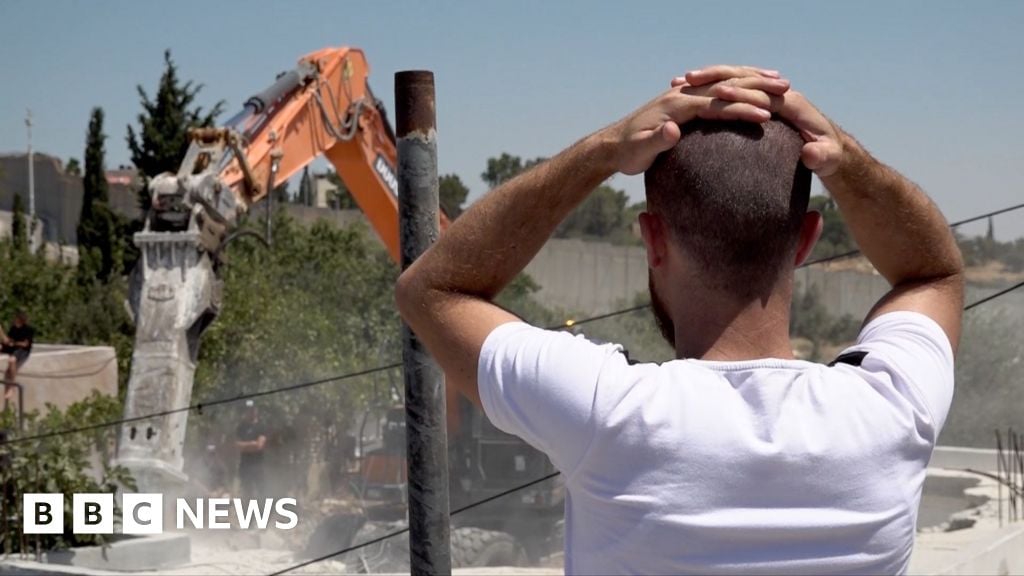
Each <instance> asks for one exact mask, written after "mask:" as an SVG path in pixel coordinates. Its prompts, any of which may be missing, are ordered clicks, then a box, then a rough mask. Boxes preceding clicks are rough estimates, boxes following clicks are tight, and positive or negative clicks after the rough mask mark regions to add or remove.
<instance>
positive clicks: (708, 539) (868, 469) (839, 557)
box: [478, 312, 953, 574]
mask: <svg viewBox="0 0 1024 576" xmlns="http://www.w3.org/2000/svg"><path fill="white" fill-rule="evenodd" d="M847 351H861V352H866V353H867V354H866V356H864V357H863V360H862V363H861V365H860V366H852V365H848V364H836V365H835V366H833V367H829V366H825V365H821V364H814V363H811V362H805V361H800V360H778V359H765V360H752V361H743V362H712V361H701V360H674V361H671V362H666V363H664V364H638V365H630V364H629V363H628V362H627V359H626V358H625V356H624V355H623V354H622V352H621V348H620V347H618V346H615V345H607V344H606V345H598V344H594V343H592V342H589V341H587V340H586V339H585V338H583V337H582V336H573V335H571V334H567V333H565V332H554V331H547V330H542V329H539V328H535V327H533V326H530V325H528V324H523V323H518V322H515V323H509V324H504V325H502V326H499V327H498V328H496V329H495V330H494V331H493V332H492V333H491V334H490V335H489V336H488V337H487V339H486V342H485V343H484V346H483V349H482V350H481V353H480V362H479V371H478V382H479V388H480V397H481V400H482V403H483V407H484V411H485V412H486V413H487V416H488V417H489V418H490V420H491V421H492V422H493V423H494V425H495V426H497V427H498V428H500V429H502V430H504V431H506V432H509V433H512V434H516V435H518V436H520V437H522V438H523V439H524V440H526V441H527V442H529V443H530V444H532V445H533V446H534V447H536V448H538V449H539V450H541V451H543V452H545V453H546V454H547V455H548V456H549V457H550V459H551V461H552V463H553V464H554V465H555V466H556V467H557V468H558V469H559V470H561V471H562V472H563V475H564V479H565V486H566V489H567V490H566V491H567V496H566V502H565V514H566V533H565V561H566V564H565V570H566V573H569V574H680V573H702V574H710V573H748V574H752V573H771V574H832V573H837V574H838V573H871V574H896V573H903V572H905V571H906V569H907V565H908V563H909V561H910V553H911V549H912V548H913V543H914V532H915V524H916V520H917V509H918V505H919V504H920V500H921V487H922V485H923V483H924V477H925V469H926V467H927V465H928V460H929V458H930V457H931V453H932V448H933V446H934V444H935V439H936V437H937V436H938V434H939V430H940V429H941V428H942V424H943V422H944V421H945V418H946V414H947V413H948V411H949V406H950V402H951V401H952V395H953V352H952V349H951V348H950V344H949V340H948V338H947V337H946V335H945V333H944V332H943V331H942V329H941V328H940V327H939V326H938V325H937V324H936V323H935V322H934V321H932V320H931V319H929V318H928V317H926V316H924V315H921V314H917V313H913V312H893V313H888V314H884V315H882V316H879V317H878V318H876V319H874V320H873V321H872V322H871V323H870V324H868V325H867V326H866V327H865V328H864V329H863V330H862V332H861V334H860V336H859V338H858V340H857V344H856V345H854V346H853V347H851V348H850V349H848V350H847Z"/></svg>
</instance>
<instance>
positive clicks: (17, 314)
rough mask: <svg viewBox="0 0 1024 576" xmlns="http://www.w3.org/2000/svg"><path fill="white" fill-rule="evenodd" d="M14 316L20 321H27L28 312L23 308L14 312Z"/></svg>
mask: <svg viewBox="0 0 1024 576" xmlns="http://www.w3.org/2000/svg"><path fill="white" fill-rule="evenodd" d="M14 317H15V318H16V319H17V320H21V321H22V322H28V312H26V311H24V310H18V311H16V312H15V313H14Z"/></svg>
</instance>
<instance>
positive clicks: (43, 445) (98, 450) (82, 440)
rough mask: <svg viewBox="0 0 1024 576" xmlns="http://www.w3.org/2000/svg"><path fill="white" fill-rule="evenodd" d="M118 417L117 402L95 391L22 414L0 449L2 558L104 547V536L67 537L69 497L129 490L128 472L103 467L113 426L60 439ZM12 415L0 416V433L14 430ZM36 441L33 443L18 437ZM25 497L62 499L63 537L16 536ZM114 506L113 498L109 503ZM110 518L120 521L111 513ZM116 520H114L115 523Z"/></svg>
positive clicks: (132, 484)
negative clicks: (42, 495) (94, 470)
mask: <svg viewBox="0 0 1024 576" xmlns="http://www.w3.org/2000/svg"><path fill="white" fill-rule="evenodd" d="M120 417H121V403H120V402H119V401H118V400H117V399H116V398H112V397H110V396H104V395H102V394H100V393H98V392H96V391H94V392H93V394H92V396H90V397H89V398H87V399H86V400H83V401H81V402H77V403H75V404H72V405H71V406H68V408H67V409H66V410H63V411H61V410H59V409H57V408H56V407H54V406H53V405H49V404H48V405H47V411H46V413H45V414H40V413H39V412H38V411H33V412H30V413H28V414H25V420H24V427H25V428H24V431H23V432H22V433H21V434H19V435H17V436H14V437H13V438H11V437H9V440H10V443H8V444H3V445H0V462H2V463H3V466H0V485H2V486H3V493H2V495H0V496H2V497H0V506H2V512H0V514H2V515H3V518H4V520H3V524H2V525H0V546H2V549H3V552H4V553H5V554H12V553H20V554H28V553H31V552H34V553H35V554H36V555H37V556H38V555H39V554H41V553H42V552H44V551H46V550H53V549H60V548H70V547H73V546H89V545H98V544H99V545H102V544H106V543H107V542H108V540H109V538H110V535H103V534H73V533H72V532H71V518H72V515H71V506H72V499H71V495H72V494H76V493H79V494H81V493H111V494H113V493H115V492H117V491H118V490H119V489H127V490H135V481H134V479H133V478H132V477H131V476H130V475H129V473H128V471H127V470H126V469H125V468H123V467H120V466H117V467H112V466H110V465H109V464H108V462H109V461H110V456H112V451H113V445H114V439H115V435H116V433H117V427H114V426H109V427H102V428H98V429H95V430H90V431H83V432H78V433H72V434H60V432H64V431H67V430H71V429H78V428H84V427H89V426H95V425H97V424H103V423H107V422H111V421H115V420H117V419H118V418H120ZM16 420H17V416H16V415H15V414H14V412H13V411H12V410H7V411H5V412H3V413H2V414H0V428H2V429H4V430H9V431H10V430H16V429H17V421H16ZM36 436H42V437H41V438H38V439H35V440H25V441H18V438H19V437H21V438H31V437H36ZM94 460H98V461H99V470H97V472H99V477H98V479H97V478H95V477H93V476H92V475H91V474H90V471H91V470H92V468H93V461H94ZM26 493H62V494H64V533H63V534H38V535H25V534H22V521H21V519H22V516H23V514H24V510H23V509H22V495H23V494H26ZM115 503H116V498H115ZM116 516H117V517H119V516H120V510H117V512H116ZM117 521H118V520H117V519H116V518H115V523H116V522H117Z"/></svg>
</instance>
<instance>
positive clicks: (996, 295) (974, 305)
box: [964, 282, 1024, 312]
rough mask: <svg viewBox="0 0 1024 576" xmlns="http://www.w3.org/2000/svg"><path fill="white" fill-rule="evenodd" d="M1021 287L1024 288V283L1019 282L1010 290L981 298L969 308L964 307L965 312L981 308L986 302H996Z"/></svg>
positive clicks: (968, 306) (969, 305)
mask: <svg viewBox="0 0 1024 576" xmlns="http://www.w3.org/2000/svg"><path fill="white" fill-rule="evenodd" d="M1021 286H1024V282H1018V283H1016V284H1014V285H1013V286H1010V287H1009V288H1004V289H1002V290H1000V291H999V292H996V293H994V294H989V295H988V296H985V297H984V298H981V299H980V300H977V301H976V302H971V303H970V304H968V305H967V306H964V312H966V311H968V310H971V309H973V308H977V307H978V306H981V305H982V304H984V303H986V302H989V301H991V300H995V299H996V298H999V297H1000V296H1003V295H1005V294H1009V293H1010V292H1013V291H1014V290H1016V289H1018V288H1020V287H1021Z"/></svg>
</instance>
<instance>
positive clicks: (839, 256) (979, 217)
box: [798, 204, 1024, 268]
mask: <svg viewBox="0 0 1024 576" xmlns="http://www.w3.org/2000/svg"><path fill="white" fill-rule="evenodd" d="M1021 208H1024V204H1016V205H1014V206H1007V207H1006V208H1000V209H999V210H993V211H992V212H986V213H985V214H979V215H977V216H971V217H970V218H964V219H963V220H957V221H956V222H953V223H951V224H950V225H949V227H950V228H956V227H957V226H963V225H964V224H970V223H971V222H977V221H978V220H984V219H986V218H991V217H993V216H998V215H1000V214H1006V213H1007V212H1013V211H1014V210H1020V209H1021ZM857 254H860V250H850V251H849V252H843V253H842V254H833V255H832V256H825V257H824V258H818V259H817V260H811V261H808V262H804V263H803V264H801V265H800V266H798V268H803V267H805V266H810V265H812V264H824V263H826V262H832V261H834V260H842V259H844V258H849V257H851V256H856V255H857Z"/></svg>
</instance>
